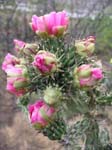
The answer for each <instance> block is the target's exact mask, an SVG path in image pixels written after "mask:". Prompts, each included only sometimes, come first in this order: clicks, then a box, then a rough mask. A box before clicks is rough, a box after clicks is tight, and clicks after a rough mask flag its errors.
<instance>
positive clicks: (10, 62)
mask: <svg viewBox="0 0 112 150" xmlns="http://www.w3.org/2000/svg"><path fill="white" fill-rule="evenodd" d="M17 64H20V60H19V59H18V58H17V57H15V56H14V55H12V54H10V53H8V54H7V55H6V56H5V59H4V61H3V63H2V69H3V70H4V71H5V72H6V70H7V69H8V68H10V67H13V66H15V65H17Z"/></svg>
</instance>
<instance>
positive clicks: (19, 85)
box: [6, 77, 28, 96]
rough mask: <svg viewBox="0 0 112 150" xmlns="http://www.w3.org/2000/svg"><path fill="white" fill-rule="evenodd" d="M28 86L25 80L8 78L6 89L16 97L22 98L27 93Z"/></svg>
mask: <svg viewBox="0 0 112 150" xmlns="http://www.w3.org/2000/svg"><path fill="white" fill-rule="evenodd" d="M27 84H28V82H27V80H26V79H25V78H17V77H8V78H7V86H6V89H7V91H9V92H10V93H12V94H15V95H16V96H22V95H23V94H25V93H26V92H27V89H26V88H25V86H26V85H27Z"/></svg>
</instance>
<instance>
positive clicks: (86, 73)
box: [74, 64, 103, 87]
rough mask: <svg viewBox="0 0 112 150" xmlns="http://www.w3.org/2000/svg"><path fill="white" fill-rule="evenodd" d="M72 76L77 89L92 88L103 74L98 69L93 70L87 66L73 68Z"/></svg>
mask: <svg viewBox="0 0 112 150" xmlns="http://www.w3.org/2000/svg"><path fill="white" fill-rule="evenodd" d="M74 75H75V81H76V83H77V85H78V86H79V87H92V86H94V85H96V84H97V82H98V81H100V80H101V79H102V78H103V73H102V70H101V69H100V68H94V67H92V66H91V65H88V64H84V65H81V66H79V67H78V68H75V71H74Z"/></svg>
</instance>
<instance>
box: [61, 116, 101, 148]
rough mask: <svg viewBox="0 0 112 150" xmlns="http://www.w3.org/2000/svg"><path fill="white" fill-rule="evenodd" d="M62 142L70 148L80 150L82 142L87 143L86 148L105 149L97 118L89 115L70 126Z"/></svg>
mask: <svg viewBox="0 0 112 150" xmlns="http://www.w3.org/2000/svg"><path fill="white" fill-rule="evenodd" d="M62 142H63V144H64V145H65V147H68V149H70V148H72V149H75V150H79V149H80V148H81V147H82V144H81V143H83V144H84V145H85V149H84V150H103V147H102V144H101V142H100V138H99V128H98V124H97V122H96V120H94V119H92V118H89V117H88V118H84V119H83V120H82V121H78V122H76V123H75V124H74V125H73V126H71V127H70V128H68V129H67V132H66V135H65V136H64V137H63V140H62ZM72 149H70V150H72Z"/></svg>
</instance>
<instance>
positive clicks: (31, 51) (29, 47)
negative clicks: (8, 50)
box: [23, 43, 38, 56]
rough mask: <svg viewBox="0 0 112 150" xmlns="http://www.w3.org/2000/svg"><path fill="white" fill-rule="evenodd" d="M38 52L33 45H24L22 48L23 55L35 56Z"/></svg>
mask: <svg viewBox="0 0 112 150" xmlns="http://www.w3.org/2000/svg"><path fill="white" fill-rule="evenodd" d="M37 51H38V46H37V44H35V43H32V44H30V43H26V45H25V47H24V48H23V53H24V54H26V55H29V56H30V55H32V54H33V55H35V54H36V53H37Z"/></svg>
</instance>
